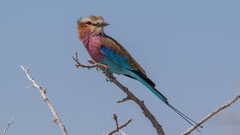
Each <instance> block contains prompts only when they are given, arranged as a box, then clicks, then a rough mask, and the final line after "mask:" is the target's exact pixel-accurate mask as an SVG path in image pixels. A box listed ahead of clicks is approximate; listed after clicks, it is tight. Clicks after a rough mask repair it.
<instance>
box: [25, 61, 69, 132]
mask: <svg viewBox="0 0 240 135" xmlns="http://www.w3.org/2000/svg"><path fill="white" fill-rule="evenodd" d="M21 68H22V70H23V71H24V72H25V74H26V76H27V78H28V80H29V81H31V82H32V86H31V87H35V88H37V89H38V90H39V92H40V94H41V97H42V98H43V100H44V102H45V103H46V104H47V105H48V107H49V109H50V110H51V112H52V114H53V117H54V120H53V122H55V123H56V124H58V126H59V127H60V128H61V130H62V133H63V134H64V135H68V133H67V130H66V128H65V126H64V125H63V124H62V122H61V120H60V118H59V116H58V114H57V112H56V110H55V108H54V107H53V105H52V104H51V103H50V101H49V100H48V98H47V96H46V90H47V88H44V89H43V88H42V87H40V86H39V85H38V84H37V83H36V82H35V80H34V79H33V78H32V77H31V76H30V75H29V68H27V69H25V68H24V67H23V66H21Z"/></svg>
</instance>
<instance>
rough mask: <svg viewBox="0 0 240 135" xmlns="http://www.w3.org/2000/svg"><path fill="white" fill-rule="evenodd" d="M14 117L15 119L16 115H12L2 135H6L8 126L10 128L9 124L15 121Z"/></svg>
mask: <svg viewBox="0 0 240 135" xmlns="http://www.w3.org/2000/svg"><path fill="white" fill-rule="evenodd" d="M13 119H14V116H12V119H11V120H10V121H9V122H8V124H7V126H6V128H5V129H4V130H3V133H2V135H5V134H6V132H7V130H8V128H9V126H10V125H11V124H12V123H13Z"/></svg>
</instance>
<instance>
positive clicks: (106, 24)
mask: <svg viewBox="0 0 240 135" xmlns="http://www.w3.org/2000/svg"><path fill="white" fill-rule="evenodd" d="M108 25H109V24H108V23H107V22H103V23H101V26H102V27H105V26H108Z"/></svg>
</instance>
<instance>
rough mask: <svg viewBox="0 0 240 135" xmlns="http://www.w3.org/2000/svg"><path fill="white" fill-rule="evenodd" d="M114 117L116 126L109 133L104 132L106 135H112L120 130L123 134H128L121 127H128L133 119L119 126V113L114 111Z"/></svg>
mask: <svg viewBox="0 0 240 135" xmlns="http://www.w3.org/2000/svg"><path fill="white" fill-rule="evenodd" d="M113 119H114V120H115V122H116V128H115V129H113V130H111V131H109V132H108V133H106V134H104V135H112V134H114V133H116V132H118V131H120V132H121V133H122V134H123V135H126V134H125V133H124V132H123V131H122V130H121V129H122V128H124V127H126V126H127V125H128V124H129V123H130V122H132V119H129V120H128V121H127V122H125V123H124V124H122V125H121V126H118V119H117V115H116V114H115V113H114V114H113Z"/></svg>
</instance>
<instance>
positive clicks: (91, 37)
mask: <svg viewBox="0 0 240 135" xmlns="http://www.w3.org/2000/svg"><path fill="white" fill-rule="evenodd" d="M104 35H105V34H104V32H103V33H98V34H96V33H91V34H86V35H85V36H84V37H83V38H81V37H80V36H79V39H80V40H81V41H82V42H83V44H84V45H85V47H86V46H88V45H89V42H90V41H91V40H95V39H101V38H103V37H104Z"/></svg>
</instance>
